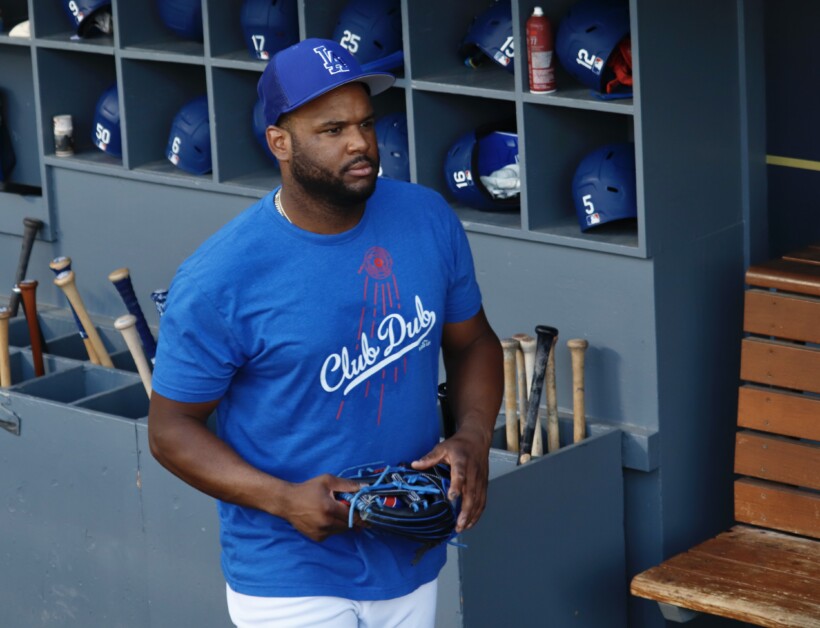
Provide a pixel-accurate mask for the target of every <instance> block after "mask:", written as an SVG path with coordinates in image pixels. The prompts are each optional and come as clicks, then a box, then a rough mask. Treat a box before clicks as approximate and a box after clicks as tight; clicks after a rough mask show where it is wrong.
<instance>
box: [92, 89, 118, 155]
mask: <svg viewBox="0 0 820 628" xmlns="http://www.w3.org/2000/svg"><path fill="white" fill-rule="evenodd" d="M91 141H92V142H94V146H96V147H97V148H99V149H100V150H101V151H103V152H105V153H109V154H111V155H114V156H116V157H122V133H121V131H120V100H119V95H118V94H117V85H116V83H115V84H114V85H112V86H111V87H109V88H108V89H106V90H105V91H104V92H103V93H102V96H100V98H99V100H98V101H97V107H96V109H95V110H94V123H93V128H92V129H91Z"/></svg>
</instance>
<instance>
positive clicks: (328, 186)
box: [290, 137, 379, 208]
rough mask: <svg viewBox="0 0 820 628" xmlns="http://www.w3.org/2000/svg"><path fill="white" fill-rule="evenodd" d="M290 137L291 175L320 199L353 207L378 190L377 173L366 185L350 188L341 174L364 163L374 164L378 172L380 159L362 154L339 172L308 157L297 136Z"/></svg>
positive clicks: (338, 205)
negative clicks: (374, 159)
mask: <svg viewBox="0 0 820 628" xmlns="http://www.w3.org/2000/svg"><path fill="white" fill-rule="evenodd" d="M291 141H292V144H291V147H292V151H293V154H292V157H291V162H290V172H291V175H292V176H293V179H294V181H296V182H297V183H298V184H299V185H300V186H301V187H302V189H304V190H305V191H306V192H308V193H309V194H310V195H311V196H313V197H314V198H316V199H317V200H319V201H322V202H323V203H324V204H326V205H330V206H335V207H340V208H350V207H355V206H357V205H360V204H361V203H364V202H365V201H366V200H367V199H369V198H370V197H371V196H372V195H373V192H374V191H375V190H376V177H375V176H374V177H373V180H372V181H371V182H370V183H369V184H368V185H366V186H365V187H360V188H351V187H348V186H347V185H346V184H345V182H344V181H343V180H342V175H343V174H344V172H346V171H347V170H349V169H351V168H353V167H355V166H357V165H359V164H361V163H368V164H370V165H371V166H372V167H373V172H374V173H376V172H378V171H379V162H378V159H377V160H376V162H375V163H374V162H373V160H372V159H370V158H369V157H367V156H365V155H362V156H360V157H358V158H355V159H353V160H352V161H351V162H349V163H347V164H345V165H344V166H343V167H342V168H341V169H340V172H339V173H336V172H332V171H331V170H329V169H326V168H324V167H322V166H320V165H319V164H317V163H316V162H315V161H313V160H312V159H311V158H310V157H308V155H307V153H306V152H304V151H302V150H301V146H300V145H299V142H298V141H297V140H296V138H295V137H293V138H292V140H291Z"/></svg>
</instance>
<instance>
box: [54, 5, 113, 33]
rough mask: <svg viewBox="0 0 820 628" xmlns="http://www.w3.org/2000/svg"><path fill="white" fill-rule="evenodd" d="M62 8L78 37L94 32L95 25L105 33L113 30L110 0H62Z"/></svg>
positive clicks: (98, 30) (97, 29)
mask: <svg viewBox="0 0 820 628" xmlns="http://www.w3.org/2000/svg"><path fill="white" fill-rule="evenodd" d="M63 9H64V10H65V13H66V15H68V17H69V19H70V20H71V22H72V23H73V24H74V28H75V29H77V34H78V35H79V36H80V37H88V36H90V35H92V34H94V30H95V27H96V31H97V32H99V33H103V34H105V35H110V34H111V33H112V32H113V29H112V27H111V0H63Z"/></svg>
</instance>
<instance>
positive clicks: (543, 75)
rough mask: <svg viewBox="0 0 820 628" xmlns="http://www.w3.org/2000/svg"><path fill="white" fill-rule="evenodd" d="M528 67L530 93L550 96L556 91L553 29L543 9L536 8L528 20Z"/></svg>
mask: <svg viewBox="0 0 820 628" xmlns="http://www.w3.org/2000/svg"><path fill="white" fill-rule="evenodd" d="M526 31H527V66H528V68H529V79H530V92H532V93H533V94H549V93H551V92H554V91H555V65H554V61H553V54H552V53H553V40H552V28H551V26H550V22H549V20H548V19H547V16H545V15H544V12H543V11H542V10H541V7H535V8H533V10H532V15H530V17H529V18H527V25H526Z"/></svg>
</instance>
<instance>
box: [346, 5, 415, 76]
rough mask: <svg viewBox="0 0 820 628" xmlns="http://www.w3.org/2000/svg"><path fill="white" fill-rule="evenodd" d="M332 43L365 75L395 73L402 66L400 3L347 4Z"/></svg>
mask: <svg viewBox="0 0 820 628" xmlns="http://www.w3.org/2000/svg"><path fill="white" fill-rule="evenodd" d="M331 39H333V40H335V41H338V42H339V43H340V44H341V45H342V46H343V47H344V48H345V49H347V51H348V52H349V53H350V54H352V55H353V56H354V57H356V60H357V61H358V62H359V64H360V65H361V66H362V69H363V70H364V71H365V72H384V71H388V70H394V69H396V68H398V67H401V65H402V64H403V63H404V52H403V50H402V34H401V2H400V0H349V2H348V3H347V5H346V6H345V8H344V9H343V10H342V12H341V13H340V14H339V19H338V20H337V21H336V28H335V29H334V30H333V37H331Z"/></svg>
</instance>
